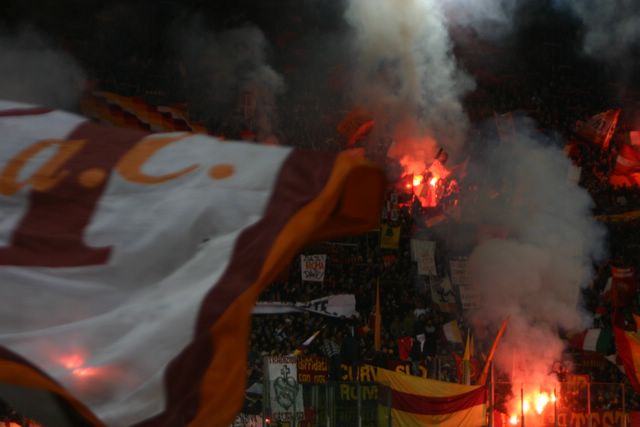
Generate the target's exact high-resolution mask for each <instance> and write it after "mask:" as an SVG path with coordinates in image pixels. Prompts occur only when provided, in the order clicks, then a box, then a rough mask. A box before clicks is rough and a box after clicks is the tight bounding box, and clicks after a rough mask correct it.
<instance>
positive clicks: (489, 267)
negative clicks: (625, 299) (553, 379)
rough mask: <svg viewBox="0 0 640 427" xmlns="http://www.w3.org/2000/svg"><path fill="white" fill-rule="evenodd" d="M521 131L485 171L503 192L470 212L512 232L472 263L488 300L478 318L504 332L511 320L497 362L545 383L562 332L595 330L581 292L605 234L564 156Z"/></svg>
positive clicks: (521, 378) (481, 247)
mask: <svg viewBox="0 0 640 427" xmlns="http://www.w3.org/2000/svg"><path fill="white" fill-rule="evenodd" d="M518 129H519V132H518V134H517V136H516V138H515V140H514V141H512V142H511V143H503V144H501V145H500V146H499V147H498V148H496V149H495V150H494V151H493V152H492V153H490V154H489V155H488V157H487V159H488V161H487V162H486V163H485V164H483V165H482V167H481V168H480V169H481V171H480V172H478V174H482V175H483V180H484V182H487V183H492V184H491V187H492V188H491V189H490V190H489V191H488V192H490V191H496V190H497V191H499V193H500V194H499V195H498V196H497V197H493V198H487V199H486V200H484V201H480V202H479V201H477V200H476V201H475V202H474V203H472V204H470V205H467V206H466V207H465V209H468V210H472V211H473V214H475V215H473V214H472V217H474V218H475V219H476V221H477V222H478V223H480V224H491V225H493V226H498V227H501V228H503V229H506V231H507V232H508V237H507V238H505V239H496V238H491V239H488V240H485V241H481V242H480V243H479V244H478V246H477V247H476V248H475V249H474V251H473V253H472V254H471V257H470V259H469V269H470V277H471V278H472V281H473V285H474V286H475V287H476V289H477V290H478V291H479V293H480V297H481V298H480V299H481V301H482V303H481V307H480V309H479V310H478V311H477V312H475V313H474V314H473V320H474V323H476V324H477V325H486V324H487V323H488V324H490V325H493V326H494V327H497V325H499V324H501V323H502V321H503V320H504V319H505V318H506V317H507V316H510V317H511V320H510V323H509V326H508V329H507V333H506V335H505V337H504V338H503V341H502V342H501V344H500V347H499V349H498V354H497V356H496V362H497V365H498V367H499V368H501V369H502V370H503V371H505V372H507V373H511V372H512V371H513V373H514V375H515V379H516V380H517V381H518V382H524V383H530V384H531V383H532V384H544V383H545V381H544V379H545V378H546V377H547V375H548V374H549V371H550V368H551V366H552V365H553V362H554V361H556V360H560V359H561V354H562V351H563V349H564V344H563V342H562V341H561V339H560V338H559V336H558V331H559V330H560V329H564V330H577V329H582V328H584V327H586V326H588V325H587V323H586V322H588V316H587V315H586V314H585V313H584V312H583V309H581V308H580V290H581V288H582V287H583V286H584V285H585V284H587V282H588V281H589V279H590V275H591V265H592V261H593V260H594V259H597V258H598V257H600V256H602V252H603V243H604V230H603V228H602V227H601V226H600V225H598V224H597V223H596V221H595V220H594V219H593V217H592V215H591V207H592V201H591V198H590V196H589V195H588V193H587V191H586V190H584V189H582V188H581V187H579V186H578V185H577V184H575V183H574V182H572V181H571V180H569V179H568V170H569V167H570V161H569V160H568V159H567V158H566V156H565V155H564V154H563V153H562V151H561V150H560V149H558V148H556V147H554V146H553V145H551V144H550V143H549V141H546V142H544V141H542V142H541V137H540V136H539V135H536V134H535V131H533V130H531V129H530V126H528V125H526V124H523V123H520V124H518ZM527 129H529V130H527ZM496 183H499V184H496ZM496 187H497V188H496ZM487 190H488V189H487ZM514 362H515V364H514ZM547 380H548V379H547Z"/></svg>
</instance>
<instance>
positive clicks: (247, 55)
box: [176, 19, 284, 139]
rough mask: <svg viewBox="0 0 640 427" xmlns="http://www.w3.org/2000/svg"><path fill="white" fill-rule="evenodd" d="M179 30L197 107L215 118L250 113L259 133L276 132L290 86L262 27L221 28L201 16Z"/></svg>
mask: <svg viewBox="0 0 640 427" xmlns="http://www.w3.org/2000/svg"><path fill="white" fill-rule="evenodd" d="M176 31H177V32H178V34H179V36H178V37H177V40H178V44H177V45H176V51H177V52H178V56H179V59H180V63H181V64H182V68H183V72H184V78H183V79H182V82H183V84H182V91H183V94H184V96H185V97H186V99H187V101H188V102H189V105H190V108H191V109H192V110H193V112H194V113H195V114H197V115H198V116H199V117H202V118H204V119H206V120H209V121H211V120H220V118H222V120H223V121H228V122H234V121H238V120H239V119H238V118H237V117H238V116H243V115H247V116H249V117H251V120H252V121H253V122H254V123H255V127H256V130H257V133H258V138H260V139H266V138H269V137H272V136H273V132H274V129H275V127H276V126H277V111H276V105H275V98H276V96H277V95H278V94H280V93H281V92H282V91H283V90H284V81H283V79H282V77H281V76H280V75H279V74H278V73H277V72H276V71H275V70H274V69H273V68H272V67H271V66H270V65H269V64H268V62H267V47H268V44H267V40H266V38H265V37H264V34H263V33H262V31H261V30H260V29H259V28H257V27H255V26H251V25H247V26H242V27H237V28H232V29H228V30H224V31H220V32H218V33H215V32H213V31H210V30H208V29H206V28H205V26H204V24H203V22H202V21H201V20H200V19H194V20H193V21H192V22H191V23H190V24H188V25H186V26H185V27H184V28H182V27H181V28H180V29H178V30H176ZM243 95H246V101H243V100H242V99H241V96H243ZM234 114H235V116H236V117H234Z"/></svg>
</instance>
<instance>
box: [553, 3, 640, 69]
mask: <svg viewBox="0 0 640 427" xmlns="http://www.w3.org/2000/svg"><path fill="white" fill-rule="evenodd" d="M565 3H566V4H568V6H570V7H571V9H572V10H573V11H574V12H575V13H576V14H577V15H578V17H580V19H581V20H582V22H583V23H584V25H585V28H586V33H585V38H584V50H585V52H586V53H587V54H589V55H592V56H594V57H596V58H601V59H605V60H610V61H611V60H617V59H622V60H630V59H632V58H628V57H627V55H629V54H631V53H632V52H633V51H634V50H635V51H636V52H637V49H639V48H640V3H638V2H637V1H635V0H565Z"/></svg>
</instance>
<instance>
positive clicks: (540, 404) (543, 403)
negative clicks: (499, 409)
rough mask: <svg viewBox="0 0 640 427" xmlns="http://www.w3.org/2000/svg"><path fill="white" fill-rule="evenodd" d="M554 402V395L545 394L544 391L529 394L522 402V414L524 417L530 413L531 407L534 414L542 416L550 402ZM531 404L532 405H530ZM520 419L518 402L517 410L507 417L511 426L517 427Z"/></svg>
mask: <svg viewBox="0 0 640 427" xmlns="http://www.w3.org/2000/svg"><path fill="white" fill-rule="evenodd" d="M555 401H556V395H555V393H547V392H544V391H539V392H535V393H530V394H528V395H526V396H525V397H524V400H523V402H522V412H523V414H524V415H527V413H528V412H530V410H531V407H532V406H533V407H534V408H535V413H536V414H538V415H542V414H543V412H544V410H545V409H546V407H547V405H548V404H549V403H550V402H551V403H553V402H555ZM532 402H533V405H532ZM514 403H515V402H514ZM519 418H520V407H519V401H518V409H517V410H514V413H512V414H511V416H510V417H509V423H510V424H512V425H517V424H518V423H519Z"/></svg>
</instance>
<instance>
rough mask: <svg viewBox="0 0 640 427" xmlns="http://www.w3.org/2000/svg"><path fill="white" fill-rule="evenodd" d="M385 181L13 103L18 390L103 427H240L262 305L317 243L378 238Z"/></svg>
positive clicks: (4, 340)
mask: <svg viewBox="0 0 640 427" xmlns="http://www.w3.org/2000/svg"><path fill="white" fill-rule="evenodd" d="M383 181H384V178H383V174H382V172H381V171H380V170H379V169H378V168H376V167H374V166H372V165H371V164H370V163H369V162H367V161H366V160H364V159H362V158H359V157H356V156H353V155H346V154H337V155H335V154H334V155H331V154H319V153H311V152H304V151H299V150H294V149H291V148H286V147H273V146H269V147H267V146H261V145H255V144H246V143H236V142H221V141H219V140H217V139H216V138H212V137H209V136H206V135H196V134H189V133H167V134H148V133H144V132H140V131H131V130H127V129H118V128H112V127H106V126H102V125H99V124H96V123H92V122H89V121H87V120H86V119H84V118H82V117H79V116H76V115H73V114H69V113H66V112H62V111H49V110H45V109H40V108H34V107H32V106H29V105H25V104H19V103H13V102H6V101H0V218H2V221H0V283H2V286H0V300H2V301H3V302H4V307H3V310H0V383H1V384H4V385H7V384H10V385H16V386H21V387H30V388H35V389H38V390H46V391H50V392H53V393H56V394H57V395H59V396H61V397H62V398H63V399H65V400H66V401H67V402H68V403H69V404H70V406H71V407H72V408H73V409H74V410H75V411H76V412H78V413H79V414H80V415H81V416H82V417H83V418H85V419H86V420H87V421H88V422H89V423H90V424H91V425H95V426H102V425H108V426H131V425H136V426H137V427H151V426H167V427H173V426H183V425H189V426H206V427H218V426H221V427H222V426H224V427H227V426H228V425H230V424H231V422H232V421H233V419H234V417H235V415H236V413H237V412H238V411H239V410H240V408H241V406H242V402H243V399H244V389H245V380H246V378H245V377H246V360H247V350H248V348H247V346H248V333H249V327H250V321H251V310H252V308H253V306H254V304H255V301H256V299H257V297H258V295H259V294H260V292H261V291H262V290H263V289H264V288H265V287H266V286H267V285H268V284H269V283H271V282H272V281H273V280H274V278H275V277H276V276H277V274H278V272H279V271H280V270H281V269H282V268H284V266H286V265H287V263H288V262H289V261H290V260H291V259H292V257H293V256H295V255H296V254H297V253H299V252H300V251H301V249H302V248H303V247H304V246H305V245H307V244H308V243H309V242H310V241H315V240H323V239H327V238H331V237H336V236H341V235H347V234H354V233H360V232H364V231H367V230H370V229H373V228H375V227H376V226H377V221H378V214H379V212H380V208H381V205H382V193H383V187H384V182H383ZM27 415H28V414H27Z"/></svg>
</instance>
